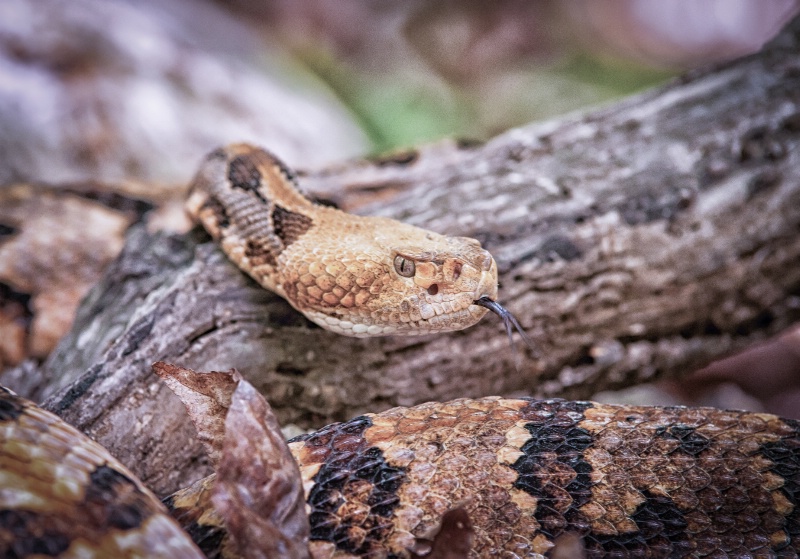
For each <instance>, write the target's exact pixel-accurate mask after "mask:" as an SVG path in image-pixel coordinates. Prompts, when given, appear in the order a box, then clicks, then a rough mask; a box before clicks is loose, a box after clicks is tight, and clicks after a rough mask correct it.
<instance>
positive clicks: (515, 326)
mask: <svg viewBox="0 0 800 559" xmlns="http://www.w3.org/2000/svg"><path fill="white" fill-rule="evenodd" d="M473 303H474V304H476V305H478V306H480V307H484V308H487V309H489V310H490V311H492V312H493V313H494V314H496V315H497V316H499V317H500V318H501V319H503V325H505V327H506V334H508V340H509V341H510V342H511V350H512V351H513V352H514V353H516V351H517V349H516V345H514V336H513V334H514V330H516V331H517V332H519V335H520V337H521V338H522V341H524V342H525V345H527V346H528V347H529V348H530V350H531V351H532V352H533V354H534V355H539V350H538V349H536V346H535V345H534V343H533V341H532V340H531V339H530V338H529V337H528V335H527V334H526V333H525V330H523V329H522V326H521V325H520V323H519V321H518V320H517V319H516V317H515V316H514V315H513V314H511V311H509V310H508V309H507V308H505V307H504V306H503V305H501V304H500V303H498V302H497V301H492V300H491V299H489V298H488V297H487V296H485V295H484V296H483V297H481V298H480V299H476V300H475V301H473Z"/></svg>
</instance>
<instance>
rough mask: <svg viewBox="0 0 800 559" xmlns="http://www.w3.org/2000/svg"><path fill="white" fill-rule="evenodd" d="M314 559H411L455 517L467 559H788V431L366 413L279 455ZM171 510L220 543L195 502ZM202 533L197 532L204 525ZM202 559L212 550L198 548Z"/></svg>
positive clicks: (776, 426) (527, 412)
mask: <svg viewBox="0 0 800 559" xmlns="http://www.w3.org/2000/svg"><path fill="white" fill-rule="evenodd" d="M290 447H291V449H292V452H293V453H294V455H295V457H296V458H297V460H298V463H299V464H300V471H301V474H302V476H303V481H304V485H305V487H306V499H307V508H308V511H309V521H310V524H311V550H312V554H313V556H314V557H316V558H329V557H336V558H346V557H347V558H350V557H403V558H410V557H412V555H411V550H412V549H415V548H416V546H417V545H418V543H419V541H420V539H425V538H429V537H430V535H431V533H433V532H435V530H436V528H437V526H438V524H439V522H441V519H442V517H443V515H444V514H445V513H446V512H447V511H448V510H452V509H454V508H456V507H462V506H463V507H465V509H466V511H467V513H468V515H469V518H470V521H471V522H472V525H473V528H474V531H475V533H474V538H473V549H472V552H471V557H474V558H478V557H527V558H537V559H542V558H543V557H544V556H545V555H546V554H547V553H548V552H549V551H550V550H551V549H552V548H553V546H554V542H555V541H556V540H558V539H559V538H560V537H561V536H563V535H566V534H569V535H575V536H579V537H580V538H581V541H582V545H583V546H584V548H585V554H586V557H588V558H590V559H595V558H608V557H614V558H634V557H637V558H638V557H648V558H665V559H666V558H682V557H715V558H717V557H720V558H721V557H765V558H766V557H780V558H790V557H797V556H798V555H797V554H798V550H800V422H797V421H794V420H788V419H781V418H779V417H777V416H774V415H769V414H758V413H746V412H735V411H720V410H716V409H712V408H685V407H647V406H612V405H603V404H597V403H592V402H569V401H560V400H544V401H536V400H530V399H503V398H483V399H478V400H466V399H464V400H455V401H452V402H448V403H430V404H423V405H420V406H416V407H413V408H395V409H393V410H389V411H387V412H384V413H380V414H366V415H363V416H360V417H357V418H355V419H353V420H351V421H348V422H346V423H337V424H333V425H330V426H328V427H325V428H323V429H320V430H319V431H317V432H315V433H312V434H309V435H303V436H301V437H299V438H297V439H294V440H293V441H291V442H290ZM212 485H213V483H212V482H210V481H209V480H207V481H206V482H204V483H202V484H199V485H197V486H195V488H194V489H192V490H186V491H185V492H183V493H182V494H181V495H180V496H179V498H174V499H171V500H170V503H171V504H172V505H173V508H174V509H176V510H174V511H173V513H174V514H177V515H179V516H183V517H184V518H186V519H190V520H192V523H191V524H190V525H189V526H188V528H189V529H190V531H193V532H194V533H198V534H203V535H205V537H206V542H208V541H211V540H216V541H218V542H222V541H223V540H224V536H223V533H224V530H223V528H222V527H221V524H220V523H219V521H214V520H213V518H214V516H213V514H211V513H210V512H209V511H207V510H203V509H202V506H201V508H200V510H194V511H190V510H189V509H190V508H191V507H192V506H193V505H194V504H198V505H201V504H202V503H208V499H206V498H203V497H202V495H198V494H197V491H200V493H202V491H208V490H210V488H211V486H212ZM201 519H206V520H201ZM206 551H207V552H208V550H206Z"/></svg>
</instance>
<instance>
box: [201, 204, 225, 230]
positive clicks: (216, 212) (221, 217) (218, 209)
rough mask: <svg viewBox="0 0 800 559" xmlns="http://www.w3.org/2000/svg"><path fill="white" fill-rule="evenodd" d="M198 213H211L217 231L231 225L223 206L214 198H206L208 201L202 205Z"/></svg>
mask: <svg viewBox="0 0 800 559" xmlns="http://www.w3.org/2000/svg"><path fill="white" fill-rule="evenodd" d="M200 211H201V212H205V211H208V212H211V215H212V216H213V217H214V222H215V223H216V224H217V228H219V229H227V228H228V227H229V226H230V224H231V220H230V216H228V212H227V210H226V209H225V206H223V205H222V203H221V202H220V201H219V200H218V199H217V198H216V197H214V196H209V197H208V200H206V201H205V202H204V203H203V205H202V207H201V208H200Z"/></svg>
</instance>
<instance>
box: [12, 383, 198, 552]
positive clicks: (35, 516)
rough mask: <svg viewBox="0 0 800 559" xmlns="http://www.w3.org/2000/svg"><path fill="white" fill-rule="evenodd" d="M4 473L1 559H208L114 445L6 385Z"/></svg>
mask: <svg viewBox="0 0 800 559" xmlns="http://www.w3.org/2000/svg"><path fill="white" fill-rule="evenodd" d="M0 478H2V490H0V557H14V558H25V557H65V558H66V557H154V558H157V557H162V558H197V559H199V558H201V557H203V555H202V554H201V553H200V551H199V549H197V547H196V546H195V545H194V544H193V543H192V541H191V539H190V538H189V537H188V536H187V535H186V534H185V533H184V532H183V531H182V530H181V529H180V528H179V527H178V525H177V523H176V522H175V521H174V520H173V519H172V518H171V517H170V516H169V515H168V514H167V512H166V509H165V508H164V506H163V505H162V504H161V503H160V502H159V501H158V499H156V497H155V496H154V495H153V494H152V493H151V492H150V491H149V490H148V489H146V488H145V487H144V486H143V485H142V484H141V482H140V481H139V480H137V479H136V477H135V476H134V475H133V474H132V473H131V472H130V471H128V470H127V469H126V468H125V467H124V466H123V465H122V464H120V463H119V462H117V460H115V459H114V458H113V457H112V456H111V455H110V454H109V453H108V451H106V450H105V449H104V448H103V447H101V446H100V445H98V444H97V443H95V442H94V441H92V440H90V439H89V438H87V437H86V436H85V435H83V434H82V433H80V432H79V431H77V430H76V429H74V428H73V427H71V426H69V425H67V424H66V423H64V422H63V421H62V420H61V419H59V418H58V417H56V416H55V415H53V414H52V413H49V412H46V411H44V410H42V409H40V408H38V407H36V406H35V405H34V404H33V403H32V402H29V401H28V400H25V399H23V398H20V397H18V396H16V395H15V394H14V393H13V392H11V391H9V390H6V389H5V388H2V387H0Z"/></svg>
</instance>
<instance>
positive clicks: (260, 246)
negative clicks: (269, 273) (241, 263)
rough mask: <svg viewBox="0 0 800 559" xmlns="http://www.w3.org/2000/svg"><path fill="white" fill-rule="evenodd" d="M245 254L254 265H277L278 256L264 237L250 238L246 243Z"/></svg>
mask: <svg viewBox="0 0 800 559" xmlns="http://www.w3.org/2000/svg"><path fill="white" fill-rule="evenodd" d="M244 255H245V256H246V257H247V258H248V259H249V260H250V263H251V264H252V265H253V266H263V265H267V266H275V264H276V262H277V261H276V258H277V257H278V255H277V254H275V253H274V252H273V250H272V247H271V246H270V244H269V242H268V241H267V240H266V239H263V238H256V239H248V240H247V242H246V243H245V245H244Z"/></svg>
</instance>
